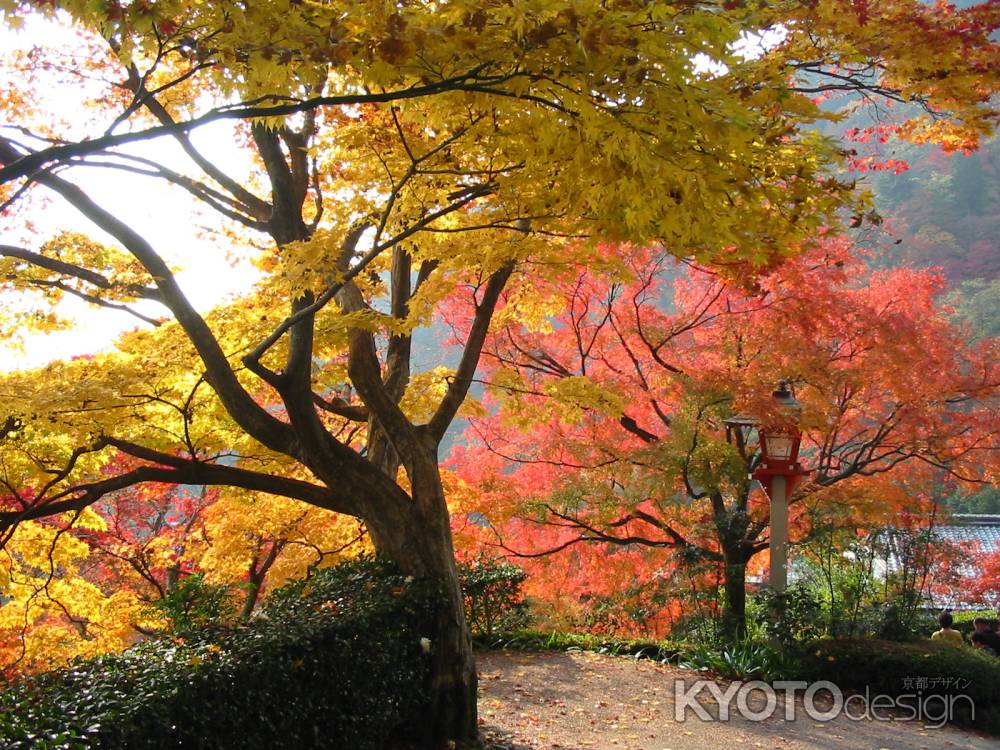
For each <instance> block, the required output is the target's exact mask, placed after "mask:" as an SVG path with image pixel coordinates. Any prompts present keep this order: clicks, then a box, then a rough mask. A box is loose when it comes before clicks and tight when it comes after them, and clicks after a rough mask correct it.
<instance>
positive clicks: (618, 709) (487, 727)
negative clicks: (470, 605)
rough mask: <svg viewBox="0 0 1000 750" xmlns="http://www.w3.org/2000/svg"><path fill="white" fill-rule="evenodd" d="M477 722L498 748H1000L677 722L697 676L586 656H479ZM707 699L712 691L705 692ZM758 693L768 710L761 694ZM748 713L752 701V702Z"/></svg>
mask: <svg viewBox="0 0 1000 750" xmlns="http://www.w3.org/2000/svg"><path fill="white" fill-rule="evenodd" d="M477 659H478V664H479V692H480V699H479V721H480V724H481V726H482V730H483V734H484V736H485V737H486V739H487V745H488V747H490V748H491V750H550V749H551V750H591V749H596V750H728V749H729V748H737V749H742V748H746V750H752V749H755V748H767V749H768V750H779V749H780V750H834V749H837V750H841V749H844V750H904V749H905V750H910V749H911V748H912V749H913V750H985V749H986V748H991V749H993V750H997V749H1000V739H995V738H991V737H987V736H984V735H980V734H975V733H970V732H964V731H961V730H958V729H954V728H951V727H943V728H936V729H935V728H930V727H927V726H924V725H923V724H921V723H919V722H915V721H853V720H850V719H848V718H846V717H844V716H840V717H838V718H836V719H834V720H832V721H828V722H818V721H815V720H813V719H811V718H810V717H809V716H808V715H806V713H805V711H804V710H803V707H802V705H801V699H800V700H799V702H798V705H796V706H795V708H796V709H797V710H796V713H795V715H796V719H795V720H794V721H786V720H785V719H784V710H783V703H780V702H779V706H778V710H777V711H776V712H775V716H774V718H768V719H765V720H764V721H758V722H755V721H749V720H747V719H741V718H738V717H735V716H733V715H731V717H730V721H727V722H720V721H711V722H706V721H702V720H700V719H698V718H697V717H696V716H694V715H693V713H691V712H690V711H689V712H688V716H687V718H686V720H685V721H682V722H677V721H675V720H674V680H675V679H684V680H692V679H696V678H697V676H698V675H697V674H696V673H693V672H690V671H686V670H681V669H677V668H674V667H669V666H665V665H662V664H659V663H656V662H653V661H649V660H640V661H636V660H634V659H628V658H623V657H613V656H604V655H600V654H593V653H586V652H568V653H556V652H538V653H533V652H513V651H511V652H505V651H490V652H484V653H480V654H478V656H477ZM702 696H703V697H707V693H705V692H703V693H702ZM753 697H759V698H760V700H761V704H762V703H763V697H762V696H760V695H759V694H756V695H755V696H754V695H752V696H751V698H753ZM751 708H754V704H753V702H752V701H751Z"/></svg>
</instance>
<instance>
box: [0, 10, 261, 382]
mask: <svg viewBox="0 0 1000 750" xmlns="http://www.w3.org/2000/svg"><path fill="white" fill-rule="evenodd" d="M76 42H77V39H76V37H75V36H74V35H73V34H72V32H71V31H69V30H68V29H66V28H63V27H59V26H56V25H55V24H53V23H50V22H43V21H32V22H30V23H29V24H28V25H26V27H25V28H24V29H23V30H22V31H20V32H18V33H13V32H11V31H10V30H8V29H6V28H5V27H3V26H0V45H2V46H3V48H5V49H11V48H14V47H18V48H30V47H31V46H32V45H49V44H54V45H63V46H66V45H72V44H74V43H76ZM78 93H82V92H78ZM73 95H74V92H67V91H66V89H65V88H64V87H58V88H57V87H52V88H46V87H44V86H42V87H38V88H37V89H36V91H35V97H36V101H37V102H39V103H40V104H41V105H42V106H44V107H46V108H47V109H50V110H51V111H52V112H53V115H54V117H58V118H60V119H66V120H68V121H69V122H70V123H71V124H72V123H73V113H74V111H75V108H76V107H78V106H79V103H78V102H74V101H73V100H72V98H71V97H72V96H73ZM3 119H4V120H6V118H3ZM4 124H6V123H5V122H0V132H4V133H5V134H8V135H13V136H16V137H18V138H21V139H23V136H22V135H21V134H19V133H14V132H12V131H10V130H4V129H3V125H4ZM88 132H89V134H92V135H97V134H100V132H101V128H98V127H92V128H90V129H89V131H88ZM192 141H193V142H194V144H195V146H196V147H197V148H198V149H199V150H201V151H202V153H206V154H210V155H211V157H212V160H213V162H214V163H216V164H218V165H220V166H222V167H223V168H224V169H225V170H226V171H227V172H228V173H229V174H231V175H232V176H234V177H237V178H239V177H242V176H245V175H246V174H247V172H248V169H249V165H248V163H247V161H246V158H245V156H244V155H241V153H240V149H239V148H238V147H237V146H236V145H235V144H234V142H233V135H232V129H231V125H230V124H227V123H217V124H214V125H209V126H205V127H203V128H200V129H198V130H197V131H195V132H194V133H193V135H192ZM131 153H134V154H140V155H143V156H146V157H148V158H151V159H154V160H156V161H159V162H161V163H164V164H166V165H169V166H170V167H171V168H174V169H177V171H181V172H183V171H186V168H187V166H188V165H189V164H190V162H189V160H188V158H187V156H186V155H185V154H183V152H182V151H181V150H180V148H179V147H177V146H176V145H175V144H174V143H173V142H172V141H171V140H170V139H166V138H161V139H158V140H156V141H150V142H147V143H144V144H141V145H139V146H134V147H132V148H131ZM62 174H63V176H64V177H66V178H67V179H69V180H70V181H72V182H74V183H76V184H78V185H80V187H82V188H83V189H84V190H85V191H86V192H87V193H88V195H90V196H91V197H92V198H93V199H95V200H96V202H97V203H99V204H100V205H102V206H103V207H105V208H109V209H111V210H112V211H113V213H114V214H115V215H116V216H119V217H120V218H122V219H124V220H125V221H126V222H127V223H128V224H129V225H130V226H132V227H134V228H136V229H138V230H139V231H140V233H141V234H142V235H143V236H144V237H146V238H147V239H148V240H150V241H151V242H152V244H153V246H154V247H155V249H156V250H157V251H158V252H159V253H160V254H161V255H162V256H163V257H164V258H165V259H166V260H167V262H168V263H170V264H171V266H174V267H175V268H179V269H182V270H180V271H179V273H178V280H179V282H180V284H181V286H182V288H183V289H184V290H185V291H186V293H187V295H188V297H189V299H190V300H191V301H192V303H193V304H194V305H195V307H196V308H198V309H199V310H201V311H206V310H208V309H209V308H211V307H214V306H215V305H217V304H218V303H219V302H221V301H223V300H224V299H225V298H226V297H227V296H230V295H233V294H238V293H239V292H241V291H244V290H246V289H247V288H248V287H249V286H250V285H251V284H252V283H253V281H254V279H255V278H256V274H255V273H254V271H253V269H252V268H251V267H250V266H249V265H248V264H244V265H243V266H242V267H233V266H232V264H231V263H230V261H229V259H227V257H226V249H227V244H226V243H215V242H212V241H211V240H210V239H209V238H207V237H206V236H203V234H204V233H201V232H199V227H198V226H197V223H196V222H197V218H196V217H192V216H191V215H190V207H191V200H190V198H189V197H187V196H186V194H184V193H181V191H179V190H176V189H170V188H169V187H167V186H166V185H165V184H164V183H163V182H162V181H160V180H157V179H155V178H148V177H142V176H140V175H134V174H129V173H125V172H121V171H117V170H111V169H100V168H74V169H72V170H69V171H67V172H63V173H62ZM42 190H44V189H42ZM31 218H32V219H33V221H34V222H35V224H36V225H37V227H38V229H39V232H38V234H37V235H34V236H27V237H26V236H21V237H17V236H13V235H11V234H10V232H7V231H4V229H6V228H5V227H0V243H5V244H10V245H16V246H24V247H28V249H33V250H37V249H38V248H39V246H40V245H41V244H42V243H43V242H44V241H45V240H46V239H48V238H49V237H51V236H52V235H54V234H56V233H58V232H60V231H64V230H70V231H77V232H81V233H83V234H87V235H88V236H91V237H93V238H94V239H98V240H108V241H110V240H109V238H108V237H107V236H106V235H103V233H102V232H100V230H98V229H96V228H95V227H94V226H93V225H92V224H91V223H90V222H89V221H87V220H86V219H84V218H83V217H81V216H80V215H79V214H78V213H77V212H76V211H75V210H74V209H73V208H71V207H70V206H68V205H67V204H65V203H64V202H63V201H62V200H61V199H60V198H59V197H58V196H53V197H52V200H51V201H50V202H49V203H48V204H47V205H46V206H45V208H44V211H39V210H35V211H34V212H33V214H32V216H31ZM212 218H213V217H212V216H211V215H206V217H205V219H206V220H207V221H211V220H212ZM136 307H137V308H139V309H141V310H142V312H144V313H147V314H150V315H152V316H153V317H161V316H164V315H166V314H167V313H166V310H165V308H163V307H161V306H160V305H158V304H156V303H141V304H140V305H136ZM59 312H60V313H61V314H63V315H66V316H70V317H73V318H74V319H75V320H76V321H77V325H76V327H75V328H74V329H73V330H70V331H57V332H54V333H51V334H47V335H36V336H32V337H31V338H30V339H28V341H27V343H26V345H25V346H24V348H23V350H22V351H18V350H14V349H11V348H9V347H0V370H14V369H24V368H31V367H36V366H39V365H42V364H45V363H46V362H49V361H51V360H54V359H63V358H68V357H72V356H74V355H78V354H86V353H92V352H97V351H104V350H107V349H109V348H111V347H112V346H113V342H114V340H115V338H116V337H117V336H118V335H119V334H120V333H121V332H123V331H126V330H129V329H132V328H134V327H136V325H145V324H143V323H141V322H140V321H139V320H138V319H137V318H135V317H133V316H131V315H129V314H128V313H124V312H118V311H114V310H104V309H101V310H95V309H93V308H92V307H90V306H88V305H87V304H86V303H84V302H83V301H81V300H78V299H75V298H69V299H67V300H66V301H65V302H64V303H62V305H61V306H60V307H59Z"/></svg>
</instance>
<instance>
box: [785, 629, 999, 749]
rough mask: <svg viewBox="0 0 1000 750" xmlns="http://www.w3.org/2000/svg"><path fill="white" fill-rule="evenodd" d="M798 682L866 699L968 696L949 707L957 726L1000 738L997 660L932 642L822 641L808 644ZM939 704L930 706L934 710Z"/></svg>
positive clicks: (971, 650) (969, 650) (967, 649)
mask: <svg viewBox="0 0 1000 750" xmlns="http://www.w3.org/2000/svg"><path fill="white" fill-rule="evenodd" d="M801 669H802V679H806V680H810V681H817V680H829V681H830V682H833V683H834V684H836V685H837V686H838V687H840V688H841V689H843V690H845V691H858V692H863V691H865V690H866V689H867V690H868V691H869V692H870V694H871V695H877V694H885V695H890V696H894V697H895V696H902V695H912V694H919V695H920V699H921V700H923V699H926V698H927V697H929V696H932V695H934V696H957V695H968V696H969V697H970V698H971V699H972V702H973V703H974V704H975V717H974V718H973V716H972V712H971V711H970V710H969V708H968V704H967V701H965V700H956V701H955V702H954V708H955V715H954V716H953V717H952V720H953V721H954V722H955V723H956V724H962V725H966V726H974V727H976V728H977V729H982V730H984V731H987V732H991V733H994V734H997V733H1000V659H997V657H995V656H989V655H987V654H982V653H978V652H976V651H974V650H973V649H971V648H957V647H955V646H949V645H946V644H941V643H937V642H935V641H930V640H927V641H921V642H909V643H897V642H895V641H877V640H851V639H841V640H833V639H825V640H819V641H813V642H812V643H810V644H808V646H807V650H806V651H805V653H804V654H803V655H802V661H801ZM940 705H941V704H940V703H936V704H935V710H938V708H939V707H940Z"/></svg>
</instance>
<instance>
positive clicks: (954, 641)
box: [931, 612, 965, 646]
mask: <svg viewBox="0 0 1000 750" xmlns="http://www.w3.org/2000/svg"><path fill="white" fill-rule="evenodd" d="M952 622H953V620H952V617H951V612H942V613H941V614H940V615H938V624H939V625H940V626H941V629H940V630H938V631H935V632H934V633H932V634H931V640H932V641H941V642H942V643H950V644H951V645H952V646H961V645H962V644H963V643H965V640H964V639H963V638H962V634H961V633H960V632H958V631H957V630H953V629H952V627H951V625H952Z"/></svg>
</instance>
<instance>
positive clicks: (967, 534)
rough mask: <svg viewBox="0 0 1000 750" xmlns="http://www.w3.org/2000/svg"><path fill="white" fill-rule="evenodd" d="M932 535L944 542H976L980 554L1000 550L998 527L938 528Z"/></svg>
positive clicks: (999, 530) (999, 529)
mask: <svg viewBox="0 0 1000 750" xmlns="http://www.w3.org/2000/svg"><path fill="white" fill-rule="evenodd" d="M934 534H935V535H936V536H937V537H938V538H939V539H941V540H942V541H945V542H951V543H953V544H955V543H964V544H967V543H970V542H977V543H978V544H979V550H980V551H981V552H996V551H997V550H1000V526H938V527H937V528H936V529H934Z"/></svg>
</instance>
